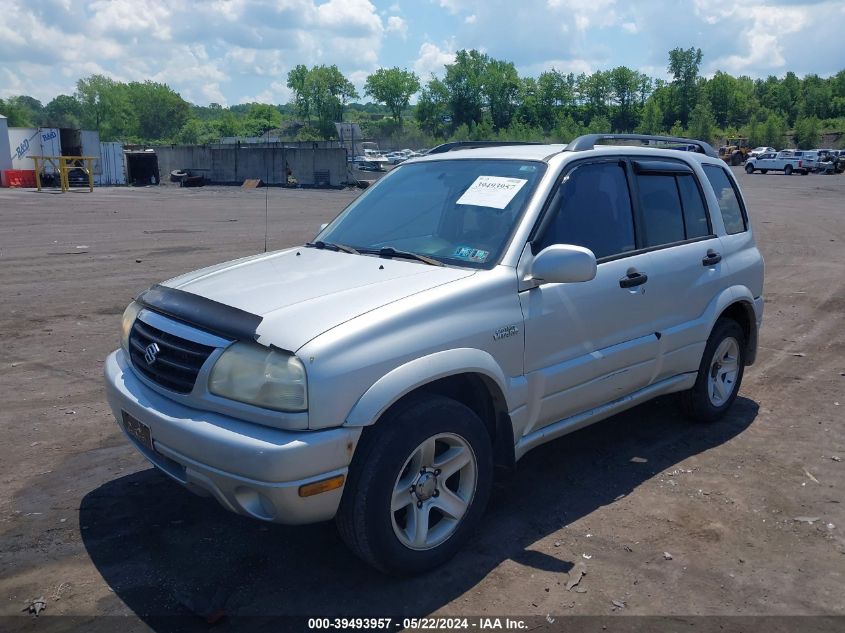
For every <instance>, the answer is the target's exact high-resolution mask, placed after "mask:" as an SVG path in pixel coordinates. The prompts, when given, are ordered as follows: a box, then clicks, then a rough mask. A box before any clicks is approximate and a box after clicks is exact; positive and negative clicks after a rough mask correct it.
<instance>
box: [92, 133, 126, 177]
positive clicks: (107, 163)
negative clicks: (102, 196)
mask: <svg viewBox="0 0 845 633" xmlns="http://www.w3.org/2000/svg"><path fill="white" fill-rule="evenodd" d="M99 156H100V160H99V161H97V163H99V165H100V171H99V173H97V170H96V169H95V170H94V182H95V183H96V184H97V185H100V186H103V185H125V184H126V157H125V154H124V153H123V145H122V144H121V143H100V151H99Z"/></svg>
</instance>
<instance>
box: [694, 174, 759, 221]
mask: <svg viewBox="0 0 845 633" xmlns="http://www.w3.org/2000/svg"><path fill="white" fill-rule="evenodd" d="M704 173H705V174H706V175H707V180H709V181H710V185H711V186H712V187H713V192H714V193H715V194H716V199H717V200H718V201H719V210H720V211H721V212H722V220H723V221H724V223H725V231H727V233H728V235H734V234H736V233H742V232H743V231H745V230H746V229H747V228H748V226H747V224H746V221H745V214H744V213H743V210H742V204H741V203H740V201H739V194H738V193H737V191H736V189H735V188H734V186H733V184H732V183H731V181H730V179H729V178H728V175H727V174H726V173H725V170H724V169H722V168H721V167H717V166H716V165H704Z"/></svg>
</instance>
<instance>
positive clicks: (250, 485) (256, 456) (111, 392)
mask: <svg viewBox="0 0 845 633" xmlns="http://www.w3.org/2000/svg"><path fill="white" fill-rule="evenodd" d="M104 373H105V382H106V394H107V397H108V401H109V405H110V406H111V409H112V412H113V413H114V415H115V418H116V419H117V420H118V421H120V420H122V417H123V412H124V411H125V412H126V413H128V414H129V415H131V416H132V417H134V418H136V419H137V420H139V421H141V422H142V423H144V424H146V425H147V426H148V427H150V431H151V435H152V440H153V448H154V450H150V449H149V448H147V447H145V446H143V445H142V444H141V443H140V442H138V441H137V440H135V439H134V438H133V437H132V436H130V435H128V434H127V435H126V437H127V438H128V439H129V440H130V442H131V443H132V445H133V446H135V448H136V449H137V450H138V451H139V452H140V453H141V454H142V455H144V457H146V458H147V459H148V460H149V461H150V462H151V463H152V464H153V465H154V466H156V467H157V468H158V469H159V470H161V471H162V472H164V473H166V474H167V475H168V476H170V477H171V478H173V479H175V480H176V481H178V482H179V483H181V484H182V485H184V486H186V487H187V488H189V489H191V490H192V491H193V492H196V493H198V494H202V495H206V496H208V495H211V496H214V497H215V498H216V499H217V500H218V501H219V502H220V504H221V505H223V506H224V507H225V508H227V509H228V510H231V511H232V512H236V513H238V514H244V515H247V516H251V517H255V518H258V519H262V520H265V521H273V522H276V523H287V524H301V523H314V522H317V521H324V520H327V519H330V518H332V517H333V516H334V515H335V513H336V512H337V508H338V505H339V504H340V498H341V495H342V493H343V488H338V489H336V490H331V491H329V492H324V493H322V494H318V495H314V496H311V497H304V498H303V497H300V496H299V488H300V486H302V485H303V484H307V483H312V482H315V481H319V480H321V479H325V478H327V477H332V476H334V475H341V474H342V475H346V473H347V469H348V466H349V463H350V462H351V460H352V453H353V452H354V449H355V446H356V445H357V443H358V438H359V437H360V434H361V429H360V428H345V427H343V428H336V429H329V430H325V431H296V432H294V431H282V430H279V429H275V428H270V427H265V426H261V425H257V424H252V423H250V422H244V421H242V420H238V419H236V418H232V417H229V416H225V415H221V414H217V413H212V412H209V411H200V410H197V409H192V408H190V407H186V406H184V405H181V404H178V403H176V402H174V401H172V400H170V399H169V398H165V397H164V396H162V395H160V394H159V393H158V392H156V391H154V390H152V389H150V388H149V387H147V386H146V385H144V384H142V383H141V381H139V380H138V379H137V378H136V377H135V374H134V373H133V371H132V369H131V368H130V367H129V365H128V362H127V360H126V357H125V355H124V353H123V351H121V350H118V351H116V352H113V353H112V354H111V355H109V357H108V358H107V359H106V362H105V368H104ZM121 429H122V425H121Z"/></svg>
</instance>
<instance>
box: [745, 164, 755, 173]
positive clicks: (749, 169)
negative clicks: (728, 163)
mask: <svg viewBox="0 0 845 633" xmlns="http://www.w3.org/2000/svg"><path fill="white" fill-rule="evenodd" d="M745 173H746V174H753V173H754V165H746V166H745Z"/></svg>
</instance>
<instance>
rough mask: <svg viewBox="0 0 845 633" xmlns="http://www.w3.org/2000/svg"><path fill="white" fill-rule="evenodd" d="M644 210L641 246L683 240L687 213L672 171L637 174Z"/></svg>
mask: <svg viewBox="0 0 845 633" xmlns="http://www.w3.org/2000/svg"><path fill="white" fill-rule="evenodd" d="M637 186H638V187H639V190H640V209H641V211H642V237H641V243H642V246H643V247H645V248H648V247H650V246H660V245H661V244H670V243H672V242H682V241H683V240H684V239H685V237H684V214H683V210H682V209H681V199H680V197H679V194H678V187H677V185H676V184H675V176H674V175H673V174H641V175H640V176H638V177H637Z"/></svg>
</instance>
